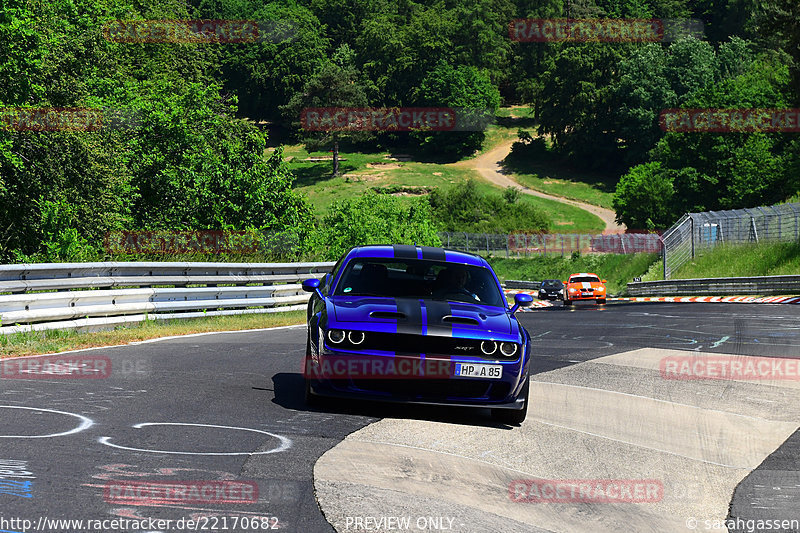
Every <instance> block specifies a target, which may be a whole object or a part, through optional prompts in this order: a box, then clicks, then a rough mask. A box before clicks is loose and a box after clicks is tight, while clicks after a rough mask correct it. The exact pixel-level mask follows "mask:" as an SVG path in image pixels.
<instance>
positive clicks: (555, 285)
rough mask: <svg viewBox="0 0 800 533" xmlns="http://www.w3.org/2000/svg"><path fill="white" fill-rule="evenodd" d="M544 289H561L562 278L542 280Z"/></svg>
mask: <svg viewBox="0 0 800 533" xmlns="http://www.w3.org/2000/svg"><path fill="white" fill-rule="evenodd" d="M542 288H543V289H560V288H561V280H558V279H546V280H544V281H543V282H542Z"/></svg>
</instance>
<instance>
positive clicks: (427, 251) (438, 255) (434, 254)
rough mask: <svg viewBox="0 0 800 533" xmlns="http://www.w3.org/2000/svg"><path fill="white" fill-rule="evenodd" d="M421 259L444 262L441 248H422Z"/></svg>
mask: <svg viewBox="0 0 800 533" xmlns="http://www.w3.org/2000/svg"><path fill="white" fill-rule="evenodd" d="M422 258H423V259H430V260H431V261H444V260H445V257H444V250H442V249H441V248H432V247H430V246H423V247H422Z"/></svg>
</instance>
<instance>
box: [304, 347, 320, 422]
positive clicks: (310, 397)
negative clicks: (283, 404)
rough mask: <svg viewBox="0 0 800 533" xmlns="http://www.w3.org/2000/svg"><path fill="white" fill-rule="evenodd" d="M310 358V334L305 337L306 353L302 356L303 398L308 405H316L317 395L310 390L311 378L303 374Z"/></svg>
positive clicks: (317, 402) (317, 403) (317, 401)
mask: <svg viewBox="0 0 800 533" xmlns="http://www.w3.org/2000/svg"><path fill="white" fill-rule="evenodd" d="M310 360H311V336H310V335H308V336H307V337H306V355H305V357H304V358H303V381H304V387H303V400H304V401H305V404H306V405H307V406H308V407H316V406H318V405H319V396H317V395H316V394H314V393H313V392H311V380H310V379H308V378H307V377H306V376H305V374H306V371H307V370H308V362H309V361H310Z"/></svg>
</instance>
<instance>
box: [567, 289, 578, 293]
mask: <svg viewBox="0 0 800 533" xmlns="http://www.w3.org/2000/svg"><path fill="white" fill-rule="evenodd" d="M569 292H578V289H573V288H570V289H569Z"/></svg>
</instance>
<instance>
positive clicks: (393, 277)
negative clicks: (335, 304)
mask: <svg viewBox="0 0 800 533" xmlns="http://www.w3.org/2000/svg"><path fill="white" fill-rule="evenodd" d="M334 295H349V296H385V297H392V298H419V299H433V300H449V301H457V302H466V303H475V304H481V305H491V306H495V307H503V306H504V300H503V296H502V294H501V293H500V291H499V290H498V288H497V284H496V282H495V280H494V277H493V276H492V274H491V272H490V271H489V270H488V269H487V268H484V267H478V266H471V265H460V264H459V265H455V264H448V263H444V262H439V261H427V260H398V259H371V258H370V259H367V258H364V259H354V260H353V261H351V262H350V264H348V265H347V266H346V267H345V271H344V273H343V274H342V277H341V279H340V280H339V283H338V284H337V286H336V288H335V291H334Z"/></svg>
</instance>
